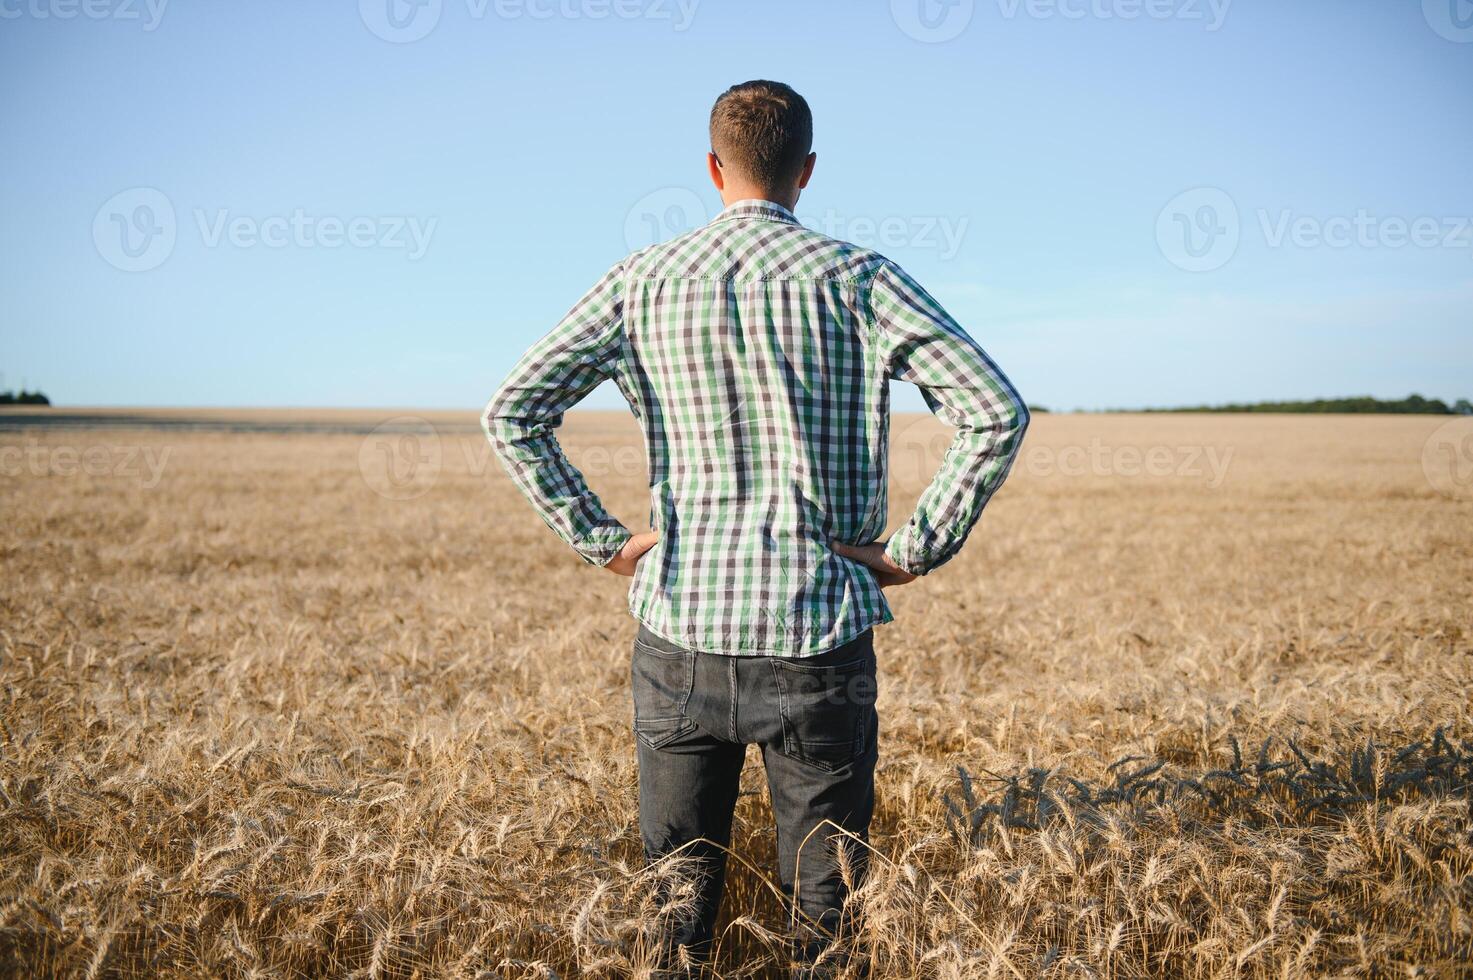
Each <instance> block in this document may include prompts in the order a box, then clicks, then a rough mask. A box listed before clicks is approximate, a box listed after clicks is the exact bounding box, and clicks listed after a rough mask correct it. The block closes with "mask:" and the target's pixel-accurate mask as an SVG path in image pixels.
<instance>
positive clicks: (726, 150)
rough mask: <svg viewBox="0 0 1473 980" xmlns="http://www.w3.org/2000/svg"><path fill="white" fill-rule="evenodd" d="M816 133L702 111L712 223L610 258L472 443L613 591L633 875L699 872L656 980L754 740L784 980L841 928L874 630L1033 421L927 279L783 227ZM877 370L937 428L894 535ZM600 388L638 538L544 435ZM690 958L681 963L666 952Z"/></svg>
mask: <svg viewBox="0 0 1473 980" xmlns="http://www.w3.org/2000/svg"><path fill="white" fill-rule="evenodd" d="M812 137H813V119H812V116H811V114H810V112H809V109H808V104H807V103H806V102H805V101H804V100H803V98H802V96H800V95H799V94H798V93H797V92H795V91H793V90H792V89H791V88H789V87H788V86H786V85H783V84H780V83H777V82H766V81H755V82H746V83H744V84H741V85H736V86H733V87H732V88H731V89H729V90H727V91H726V92H725V93H724V94H723V95H722V96H721V97H720V98H719V99H717V101H716V105H715V107H714V108H713V109H712V111H711V152H710V154H709V155H708V166H709V169H710V174H711V180H712V182H714V183H715V185H716V189H717V190H718V191H720V193H721V199H722V201H723V202H724V203H725V204H726V210H724V211H722V212H721V214H720V215H718V216H717V217H716V219H715V220H714V221H712V222H711V223H710V224H708V225H706V226H705V227H703V228H700V229H698V230H696V231H693V232H691V233H690V234H688V235H684V236H682V237H680V238H677V239H675V240H674V241H670V242H666V243H664V244H661V245H655V246H653V247H651V248H647V249H644V250H643V251H640V252H636V253H635V254H633V255H631V256H629V257H628V258H626V259H624V260H623V261H622V262H620V263H619V264H618V265H616V266H614V268H613V269H612V270H610V272H609V273H608V275H606V276H605V277H604V278H603V280H602V281H600V282H599V283H598V284H597V285H596V286H594V287H593V289H592V291H590V292H589V293H588V294H587V295H586V296H584V297H583V299H582V300H580V301H579V302H578V304H577V305H576V306H575V307H573V309H572V311H571V312H570V313H569V314H568V315H567V316H566V317H565V318H564V319H563V321H562V322H561V323H560V324H559V325H558V326H557V327H556V328H555V329H554V330H553V331H552V333H550V334H548V335H547V336H546V337H545V338H543V339H542V340H541V341H540V342H538V343H537V344H536V345H535V346H534V347H533V348H532V349H531V350H530V351H528V352H527V354H526V356H524V357H523V358H522V359H521V361H520V362H518V364H517V366H516V368H515V369H513V371H512V373H511V376H510V377H509V378H508V379H507V380H506V382H505V384H503V385H502V386H501V390H500V391H498V392H497V393H496V396H495V397H494V398H493V399H492V400H491V403H490V405H489V406H488V407H487V410H486V416H485V420H484V423H485V428H486V432H487V435H488V436H489V438H490V440H491V442H492V444H493V446H494V447H495V449H496V453H497V455H498V456H499V457H500V458H501V461H502V463H503V464H504V465H505V466H506V468H507V470H508V472H509V473H510V474H511V476H512V479H513V480H515V481H516V483H517V485H518V487H520V488H521V490H522V492H523V493H524V494H525V495H526V496H527V498H528V499H529V500H530V501H531V502H532V505H533V506H534V507H535V508H536V509H537V512H538V514H539V515H541V517H542V519H543V520H544V521H546V522H547V524H548V526H549V527H551V528H552V529H553V530H554V531H555V532H557V534H558V535H559V536H560V537H561V538H562V539H563V540H564V541H566V542H567V543H568V544H570V545H571V546H572V547H573V548H574V549H575V550H576V551H577V552H578V554H580V555H581V556H582V557H583V559H584V560H585V561H587V562H589V563H590V564H594V565H600V566H602V567H604V568H607V569H609V570H610V571H612V572H614V573H616V574H619V575H628V576H633V578H634V581H633V584H632V586H631V588H630V591H629V608H630V611H631V612H632V613H633V614H634V616H635V618H636V619H638V620H639V623H640V627H639V633H638V636H637V638H636V639H635V641H634V652H633V667H632V688H633V698H634V730H635V733H636V735H637V743H636V744H637V749H638V759H639V823H640V832H641V836H642V837H643V839H644V845H645V850H646V854H647V855H648V857H649V859H650V860H651V861H655V860H657V859H659V858H661V857H663V856H665V855H669V854H672V853H676V852H678V853H680V854H681V855H683V856H685V857H687V858H689V859H691V861H692V862H693V864H694V866H695V867H696V869H697V872H698V874H697V879H696V880H697V898H696V901H695V903H694V908H693V909H692V910H691V911H690V914H688V915H684V916H680V917H678V919H679V921H676V922H674V923H672V924H671V926H670V928H669V930H668V935H667V936H666V939H665V943H666V949H665V952H664V955H665V957H666V959H665V964H666V966H667V967H669V968H671V969H672V970H673V969H674V968H676V967H679V966H680V965H681V964H682V963H687V964H688V963H691V962H696V963H699V962H701V961H702V960H703V959H704V957H705V956H707V955H708V954H709V952H710V947H711V944H712V936H713V929H714V926H715V921H716V913H717V907H718V905H719V903H720V900H721V891H722V886H723V883H724V876H725V865H726V861H725V856H726V855H725V848H726V847H727V846H728V844H729V842H730V839H731V823H732V812H733V808H734V807H735V804H736V799H737V789H738V783H739V780H740V776H741V771H742V764H743V761H744V758H745V754H746V747H747V745H748V744H756V745H758V746H760V747H761V751H762V758H763V762H764V764H765V767H766V770H767V784H768V790H769V793H770V795H771V798H772V809H773V814H774V816H775V818H776V822H777V835H778V859H779V864H780V868H779V873H780V877H781V880H782V884H783V888H784V889H785V891H786V892H787V893H788V894H789V895H790V896H791V897H792V899H793V909H792V911H793V917H794V923H795V929H794V932H795V942H794V955H795V959H796V960H797V961H798V966H797V969H798V972H799V975H805V976H806V975H813V973H814V972H815V964H817V967H816V968H817V969H818V970H824V969H828V968H831V967H833V966H834V965H835V964H836V960H837V959H838V957H837V956H835V955H829V956H824V955H823V953H824V951H825V949H827V948H828V947H829V946H830V945H831V944H832V941H833V938H834V937H835V936H836V935H838V934H839V933H841V932H843V931H846V930H850V929H852V923H850V922H849V921H848V917H847V916H846V910H845V897H846V895H847V893H848V888H849V885H848V884H846V879H847V881H848V882H849V883H852V882H854V881H856V880H857V878H858V876H860V875H862V874H863V871H864V866H865V848H864V842H865V841H866V840H867V834H868V830H869V822H870V815H871V813H872V812H873V809H874V773H875V760H876V757H877V751H876V743H877V734H878V718H877V716H876V713H875V707H874V705H875V693H876V688H875V655H874V648H873V629H872V628H873V627H874V626H876V625H879V624H881V623H887V622H889V621H890V620H891V618H892V617H891V614H890V609H889V606H888V605H887V604H886V602H885V598H884V596H883V594H882V593H881V591H880V590H881V589H882V588H884V587H887V586H895V585H903V584H905V583H907V582H910V581H912V580H913V579H915V578H916V577H917V576H919V575H925V574H926V573H927V572H929V571H930V570H931V569H933V568H936V567H937V566H939V565H941V564H943V563H944V562H946V561H947V560H948V559H950V558H951V557H952V556H953V555H955V554H956V553H957V551H958V550H959V549H960V548H961V546H962V543H963V542H964V541H965V540H966V537H967V534H968V532H970V531H971V529H972V527H973V525H975V524H976V523H977V519H978V518H979V517H980V516H981V514H982V509H983V507H984V506H985V505H986V503H987V500H988V498H989V497H991V496H992V494H993V492H994V491H995V490H996V489H997V488H998V486H999V485H1000V484H1001V483H1002V482H1003V480H1004V479H1005V478H1006V476H1007V473H1008V469H1009V467H1010V466H1011V465H1012V460H1013V457H1014V456H1015V455H1016V453H1017V450H1018V446H1019V444H1020V443H1021V441H1022V437H1023V432H1024V429H1025V428H1026V427H1027V424H1028V412H1027V410H1026V409H1025V408H1024V405H1023V402H1022V400H1021V399H1020V398H1019V397H1018V393H1017V392H1016V391H1015V390H1014V389H1013V386H1012V385H1011V384H1010V383H1009V382H1008V380H1007V378H1005V377H1004V376H1003V374H1002V372H1001V371H999V370H998V369H997V367H996V365H994V364H993V363H992V361H991V360H990V359H989V358H988V357H987V355H986V354H985V353H983V351H982V349H981V348H980V347H978V346H977V344H976V343H975V342H974V341H973V340H972V339H971V338H970V337H968V336H967V334H966V333H965V332H964V331H963V330H962V328H961V327H960V326H958V325H957V324H956V323H955V321H953V320H952V319H951V317H949V316H948V315H947V314H946V312H945V311H944V310H943V309H942V308H941V307H940V305H939V304H937V302H936V301H935V300H934V299H932V298H931V297H930V296H929V295H928V294H927V293H926V292H925V290H923V289H921V287H920V286H918V285H917V284H916V283H915V282H914V281H912V280H911V279H910V278H909V277H908V276H907V275H906V274H905V273H904V272H902V271H901V270H900V269H899V268H898V267H897V266H895V265H894V264H893V263H891V262H889V261H888V260H886V259H885V258H883V257H882V256H880V255H877V254H875V253H874V252H870V251H867V250H865V249H862V248H857V247H855V246H853V245H850V244H847V243H845V242H840V241H835V240H833V239H830V238H827V237H825V236H823V235H820V234H817V233H815V232H812V231H809V230H808V229H806V228H804V227H803V226H802V225H801V224H800V223H799V222H798V220H797V219H796V218H795V217H794V216H793V208H794V207H795V206H796V204H797V202H798V196H799V194H800V192H801V191H802V189H803V188H804V187H806V186H807V185H808V181H809V178H810V177H811V176H812V175H813V166H814V162H815V160H816V157H815V155H814V154H813V153H811V152H810V148H811V145H812ZM891 378H898V379H900V380H902V381H909V382H911V383H913V384H915V385H917V386H918V387H920V389H921V391H922V392H923V394H924V396H925V398H926V402H927V404H928V405H929V406H930V407H931V409H932V411H933V412H935V413H936V414H937V415H938V416H939V417H941V418H942V419H943V420H945V421H946V422H948V423H949V424H951V425H952V426H954V427H955V428H956V429H957V433H956V437H955V440H954V441H953V443H952V445H951V449H950V451H949V452H948V453H947V454H946V457H945V459H944V461H943V462H942V464H941V469H940V472H938V473H937V475H936V477H935V479H934V480H933V482H932V483H931V485H930V487H929V488H928V489H927V490H926V492H925V494H924V495H923V496H922V497H921V499H920V503H919V505H918V506H917V508H916V512H915V514H914V515H913V516H912V517H911V519H910V520H909V521H908V522H907V523H906V524H905V525H904V526H903V527H902V528H901V529H900V530H899V531H897V532H896V533H895V534H894V535H893V536H891V537H890V538H889V540H888V541H881V540H878V539H879V538H880V536H881V535H882V534H883V533H884V530H885V521H886V515H885V511H886V456H887V450H888V429H889V392H888V385H889V382H890V379H891ZM605 379H613V381H614V382H615V383H616V384H617V385H618V386H619V389H620V390H621V391H622V392H623V393H624V396H625V398H626V399H628V401H629V406H630V408H631V409H632V410H633V412H634V414H635V415H636V417H637V418H638V419H639V424H640V427H641V428H642V429H643V430H644V436H645V441H646V445H647V446H648V449H649V484H650V506H651V514H650V525H651V527H652V528H653V530H651V531H647V532H644V533H640V534H632V533H631V532H630V531H629V530H628V529H627V528H625V527H624V525H623V524H621V523H619V521H618V520H617V519H615V518H614V517H613V516H612V515H610V514H609V513H608V512H607V511H606V510H604V508H603V505H602V504H601V503H600V502H599V499H598V497H597V496H596V495H595V494H594V493H593V492H592V491H591V490H590V489H589V488H588V486H587V484H586V483H585V482H584V480H583V477H582V475H581V474H580V473H579V472H578V471H577V470H576V469H575V468H574V467H573V466H572V465H571V464H570V463H569V462H568V460H567V459H566V458H565V457H564V455H563V453H562V451H561V449H560V448H559V446H558V443H557V439H556V436H555V434H554V432H555V430H556V428H557V427H558V425H559V424H560V423H561V421H562V415H563V412H564V411H565V410H567V409H568V408H570V407H572V406H573V405H574V404H576V403H577V402H578V401H579V400H580V399H582V398H583V397H584V395H586V394H587V393H588V392H589V391H591V390H592V389H593V388H594V387H595V386H597V385H598V384H599V383H600V382H602V381H604V380H605ZM680 947H684V948H685V954H684V955H683V956H682V955H680V954H679V952H678V950H679V948H680Z"/></svg>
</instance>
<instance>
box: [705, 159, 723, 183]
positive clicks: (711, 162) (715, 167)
mask: <svg viewBox="0 0 1473 980" xmlns="http://www.w3.org/2000/svg"><path fill="white" fill-rule="evenodd" d="M706 169H707V170H709V171H710V172H711V183H713V184H715V185H716V189H717V190H718V191H724V190H726V175H725V174H723V173H722V172H721V161H720V160H718V159H716V154H714V153H707V154H706Z"/></svg>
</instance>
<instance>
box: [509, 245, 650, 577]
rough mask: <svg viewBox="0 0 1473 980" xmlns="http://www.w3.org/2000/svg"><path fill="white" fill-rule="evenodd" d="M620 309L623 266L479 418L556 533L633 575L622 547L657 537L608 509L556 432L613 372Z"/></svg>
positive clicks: (523, 364)
mask: <svg viewBox="0 0 1473 980" xmlns="http://www.w3.org/2000/svg"><path fill="white" fill-rule="evenodd" d="M623 313H624V302H623V269H622V266H615V267H614V268H613V269H612V270H610V272H609V273H608V275H606V276H604V278H603V279H602V280H601V281H600V282H599V283H598V285H596V286H594V287H593V289H591V290H589V292H588V294H587V295H586V296H584V297H583V298H582V299H581V300H579V301H578V304H577V305H576V306H574V307H573V309H572V310H571V311H569V313H568V315H567V316H565V317H563V320H562V322H561V323H559V324H558V325H557V326H556V327H555V328H553V331H552V332H551V333H549V334H548V335H547V336H546V337H543V338H542V339H541V340H540V341H538V342H537V343H536V344H534V345H533V346H532V349H531V350H529V351H527V353H526V354H524V355H523V356H522V359H521V360H520V361H518V362H517V366H516V367H515V368H513V369H512V372H511V375H510V377H508V378H507V379H506V381H505V382H503V383H502V385H501V388H500V390H498V391H497V392H496V395H495V397H493V398H492V399H491V402H490V404H489V405H487V406H486V414H485V416H484V417H483V418H482V420H481V424H482V427H483V428H484V429H485V430H486V437H487V438H488V439H490V440H491V446H492V448H494V449H495V450H496V455H497V457H498V458H499V459H500V460H501V465H502V466H504V467H505V468H506V471H507V473H509V474H510V475H511V478H512V480H513V481H514V482H515V483H516V485H517V487H518V488H519V489H520V490H521V491H522V494H523V495H524V496H525V497H526V498H527V499H528V500H529V501H531V503H532V506H533V507H534V508H535V509H536V511H537V514H538V516H540V517H541V518H542V520H543V521H545V522H546V523H547V526H548V527H550V528H552V529H553V531H555V532H557V535H558V537H560V538H562V539H563V540H564V541H566V542H567V543H568V544H570V545H572V547H573V550H575V551H577V552H578V554H579V555H581V556H582V557H583V560H584V561H586V562H588V563H589V564H592V565H601V566H605V567H609V568H613V569H614V570H615V571H622V572H623V573H624V574H633V567H632V562H631V563H630V568H629V570H628V571H625V570H624V569H623V567H622V566H623V564H624V559H625V558H626V557H629V556H626V555H624V554H622V553H623V552H624V551H627V550H630V549H631V548H632V547H633V546H634V545H637V544H639V543H640V542H638V541H637V540H635V541H631V539H632V538H634V539H639V538H646V537H652V536H651V535H637V536H636V535H631V534H630V533H629V530H628V529H627V528H626V527H624V525H623V524H621V523H619V521H618V520H617V519H616V518H615V517H614V516H613V515H611V514H610V513H609V512H608V511H606V510H604V506H603V503H602V502H601V501H600V500H599V499H598V495H597V494H595V493H594V492H593V491H592V490H590V489H589V488H588V484H587V483H585V482H584V480H583V474H581V473H579V472H578V469H577V468H576V467H575V466H573V464H572V463H570V462H568V458H567V457H566V456H564V455H563V450H562V447H561V446H559V445H558V441H557V435H556V431H555V430H556V429H557V427H558V426H560V425H561V424H562V421H563V412H564V411H566V410H567V409H569V408H571V407H572V406H574V405H576V404H577V403H578V402H580V401H582V400H583V397H584V396H585V395H587V394H588V393H589V392H590V391H592V390H593V389H594V388H595V387H597V386H598V384H599V383H600V382H601V381H603V380H604V379H605V378H608V377H611V376H612V375H613V373H614V370H615V368H616V366H617V365H618V363H619V349H620V345H621V344H622V342H623V337H624V316H623ZM651 543H653V542H652V541H651ZM648 547H649V545H648V544H646V545H644V548H642V549H640V550H641V553H642V551H643V550H647V548H648ZM633 557H635V558H637V557H638V556H637V555H635V556H633Z"/></svg>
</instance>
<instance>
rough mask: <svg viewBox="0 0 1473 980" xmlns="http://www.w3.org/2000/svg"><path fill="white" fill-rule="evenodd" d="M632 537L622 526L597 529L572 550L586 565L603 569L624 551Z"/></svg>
mask: <svg viewBox="0 0 1473 980" xmlns="http://www.w3.org/2000/svg"><path fill="white" fill-rule="evenodd" d="M632 537H634V534H633V533H632V532H630V530H629V529H628V528H627V527H624V526H622V525H620V526H619V527H607V528H599V529H598V530H597V531H595V532H593V533H592V534H590V535H588V537H586V538H584V539H583V541H581V542H580V543H578V544H576V545H574V546H573V550H574V551H576V552H578V556H579V557H580V558H582V559H583V560H584V561H586V562H587V563H588V564H590V565H597V566H598V567H599V568H603V567H604V566H605V565H607V564H608V563H609V562H611V561H613V560H614V559H615V558H617V557H618V556H619V552H620V551H623V550H624V545H626V544H628V543H629V539H630V538H632Z"/></svg>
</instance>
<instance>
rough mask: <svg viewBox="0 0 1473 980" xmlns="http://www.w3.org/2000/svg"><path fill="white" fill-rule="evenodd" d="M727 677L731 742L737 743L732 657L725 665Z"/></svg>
mask: <svg viewBox="0 0 1473 980" xmlns="http://www.w3.org/2000/svg"><path fill="white" fill-rule="evenodd" d="M727 676H728V678H729V680H728V685H729V694H728V697H729V699H730V700H731V718H730V720H729V723H730V725H731V740H732V741H733V742H735V741H737V665H736V658H734V657H733V658H732V659H731V662H730V663H729V664H727Z"/></svg>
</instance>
